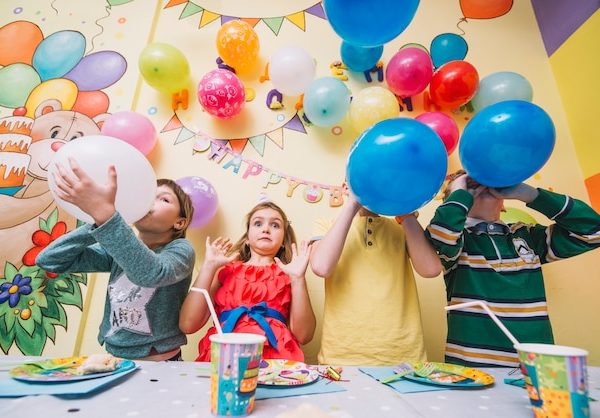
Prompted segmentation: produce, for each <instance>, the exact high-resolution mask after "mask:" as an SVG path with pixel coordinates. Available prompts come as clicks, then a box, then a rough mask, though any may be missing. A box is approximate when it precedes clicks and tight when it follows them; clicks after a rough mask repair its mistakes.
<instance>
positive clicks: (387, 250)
mask: <svg viewBox="0 0 600 418" xmlns="http://www.w3.org/2000/svg"><path fill="white" fill-rule="evenodd" d="M331 225H332V223H331V222H330V223H329V225H326V224H325V223H320V225H319V226H320V229H321V230H322V231H321V232H323V233H325V232H326V231H327V230H328V229H329V228H328V227H330V226H331ZM425 357H426V356H425V348H424V342H423V329H422V325H421V311H420V307H419V299H418V295H417V288H416V284H415V278H414V276H413V270H412V266H411V264H410V262H409V258H408V252H407V250H406V240H405V236H404V229H403V228H402V227H401V226H400V225H398V224H397V223H396V222H395V221H394V220H393V219H389V218H384V217H369V216H359V215H357V216H355V217H354V219H353V221H352V225H351V227H350V230H349V231H348V236H347V238H346V243H345V245H344V249H343V250H342V254H341V257H340V260H339V262H338V264H337V266H336V267H335V270H334V271H333V273H332V275H331V276H330V277H328V278H326V279H325V308H324V318H323V336H322V339H321V350H320V352H319V357H318V359H319V363H321V364H334V365H392V364H398V363H401V362H404V361H424V360H425Z"/></svg>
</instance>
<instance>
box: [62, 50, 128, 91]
mask: <svg viewBox="0 0 600 418" xmlns="http://www.w3.org/2000/svg"><path fill="white" fill-rule="evenodd" d="M126 69H127V61H126V60H125V58H124V57H123V56H122V55H121V54H119V53H118V52H115V51H99V52H94V53H93V54H90V55H86V56H85V57H83V58H82V59H81V61H79V64H77V65H76V66H75V68H73V69H72V70H71V71H69V72H68V73H67V74H66V75H65V76H64V77H63V78H66V79H68V80H71V81H72V82H74V83H75V84H77V88H79V91H93V90H101V89H103V88H106V87H108V86H110V85H112V84H114V83H116V82H117V81H118V80H119V79H120V78H121V77H123V74H125V70H126Z"/></svg>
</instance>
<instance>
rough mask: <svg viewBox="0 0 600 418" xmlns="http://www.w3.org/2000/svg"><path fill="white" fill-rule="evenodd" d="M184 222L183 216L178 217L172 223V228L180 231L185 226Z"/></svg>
mask: <svg viewBox="0 0 600 418" xmlns="http://www.w3.org/2000/svg"><path fill="white" fill-rule="evenodd" d="M185 224H186V219H185V218H179V219H177V221H175V223H174V224H173V228H175V229H176V230H177V231H181V230H182V229H183V228H184V227H185Z"/></svg>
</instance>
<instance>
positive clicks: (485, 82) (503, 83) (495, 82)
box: [471, 71, 533, 112]
mask: <svg viewBox="0 0 600 418" xmlns="http://www.w3.org/2000/svg"><path fill="white" fill-rule="evenodd" d="M532 98H533V88H532V87H531V84H530V83H529V81H528V80H527V79H526V78H525V77H523V76H522V75H521V74H518V73H513V72H511V71H500V72H497V73H493V74H490V75H488V76H486V77H484V78H483V79H481V81H479V87H478V88H477V93H475V96H474V97H473V98H472V99H471V104H472V105H473V109H475V111H476V112H478V111H480V110H481V109H483V108H484V107H486V106H489V105H492V104H494V103H498V102H503V101H506V100H525V101H527V102H530V101H531V99H532Z"/></svg>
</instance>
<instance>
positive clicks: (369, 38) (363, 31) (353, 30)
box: [323, 0, 419, 47]
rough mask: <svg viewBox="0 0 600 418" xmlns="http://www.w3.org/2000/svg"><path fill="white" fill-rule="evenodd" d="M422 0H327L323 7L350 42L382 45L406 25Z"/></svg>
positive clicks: (371, 45)
mask: <svg viewBox="0 0 600 418" xmlns="http://www.w3.org/2000/svg"><path fill="white" fill-rule="evenodd" d="M418 6H419V0H377V1H365V0H324V1H323V7H324V9H325V14H326V15H327V19H328V20H329V23H330V24H331V27H332V28H333V30H334V31H335V32H336V33H337V34H338V35H339V36H340V38H342V39H343V40H345V41H347V42H348V43H351V44H354V45H357V46H369V47H373V46H379V45H383V44H385V43H386V42H389V41H391V40H392V39H394V38H395V37H396V36H398V35H400V33H401V32H402V31H403V30H404V29H406V27H407V26H408V25H409V23H410V22H411V20H412V18H413V17H414V15H415V12H416V11H417V7H418Z"/></svg>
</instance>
